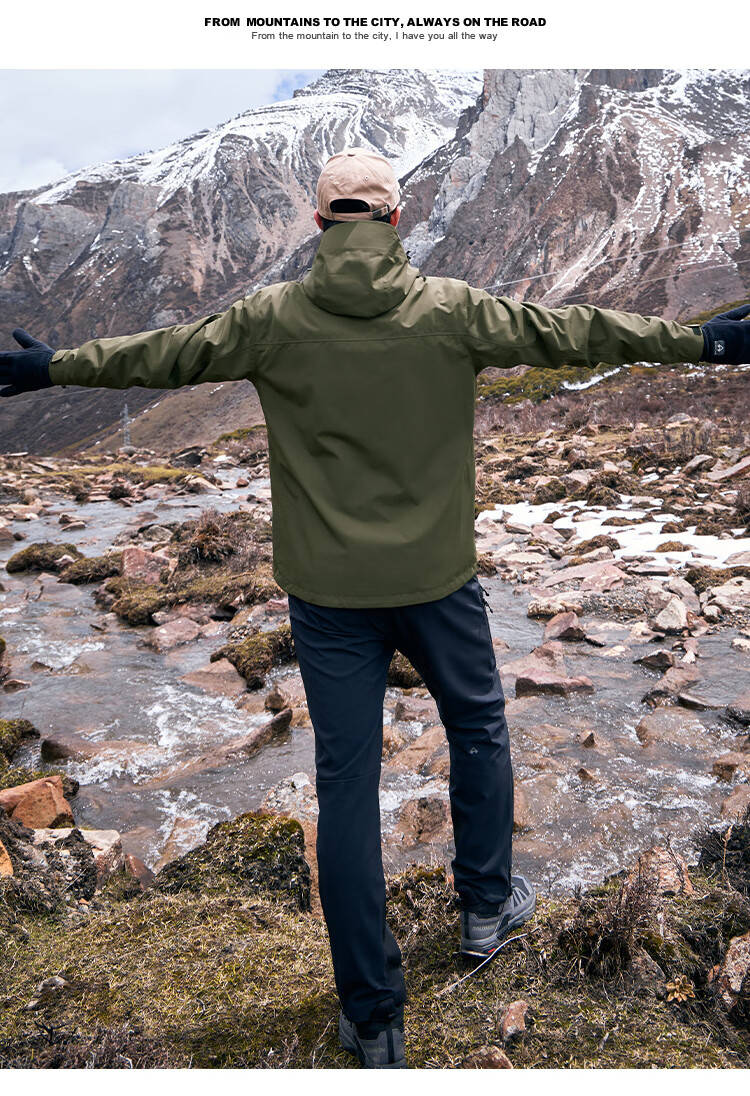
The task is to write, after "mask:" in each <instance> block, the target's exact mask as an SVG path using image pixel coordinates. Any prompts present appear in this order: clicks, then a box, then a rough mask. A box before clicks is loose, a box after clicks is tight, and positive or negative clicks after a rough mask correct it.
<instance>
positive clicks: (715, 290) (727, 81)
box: [406, 70, 750, 320]
mask: <svg viewBox="0 0 750 1096" xmlns="http://www.w3.org/2000/svg"><path fill="white" fill-rule="evenodd" d="M749 166H750V73H748V72H746V71H744V72H696V71H691V72H674V71H662V70H627V71H597V70H590V71H585V72H581V71H576V70H567V71H566V70H539V71H533V72H513V71H508V70H499V71H490V72H487V73H486V74H485V81H484V91H483V95H482V102H481V107H480V110H479V111H478V113H477V116H476V119H475V121H474V123H473V125H471V126H470V127H469V128H468V130H467V131H466V132H465V133H461V134H460V135H457V137H456V139H455V140H454V141H453V142H451V144H450V145H448V146H445V147H443V148H442V149H440V150H439V151H438V152H437V153H436V154H435V155H434V156H433V157H432V159H431V160H429V161H427V162H426V163H424V164H422V165H421V166H420V167H419V168H418V169H417V170H416V171H415V172H413V173H412V175H411V176H410V178H409V180H408V185H407V187H406V231H407V232H408V238H407V246H408V247H409V248H410V250H411V252H412V255H413V257H414V259H415V261H416V262H417V263H418V264H419V265H420V266H421V267H422V269H423V270H424V272H425V273H432V274H437V273H444V272H445V271H446V270H450V272H451V274H453V275H454V276H456V277H460V278H465V279H466V280H467V281H469V282H471V283H473V284H475V285H480V286H485V287H487V288H489V289H490V290H491V291H493V292H496V293H497V294H498V295H500V294H506V295H509V296H512V297H515V298H516V299H518V298H524V299H530V300H534V301H536V302H538V303H542V304H546V305H549V306H553V307H554V306H557V305H560V304H563V303H567V302H571V303H574V302H579V301H585V300H586V301H591V302H592V303H597V304H600V305H603V306H606V307H614V308H625V309H630V310H632V311H640V312H645V313H652V312H653V313H656V314H661V315H664V316H666V317H667V318H670V319H682V320H684V319H687V318H689V317H691V316H693V315H695V313H697V312H700V311H703V310H704V309H710V308H712V307H716V306H718V305H719V304H720V303H721V302H722V301H729V300H735V299H746V298H747V297H748V295H750V266H748V260H749V259H750V184H748V167H749Z"/></svg>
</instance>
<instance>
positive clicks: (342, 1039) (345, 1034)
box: [339, 1017, 407, 1069]
mask: <svg viewBox="0 0 750 1096" xmlns="http://www.w3.org/2000/svg"><path fill="white" fill-rule="evenodd" d="M339 1045H340V1046H341V1048H342V1050H345V1051H346V1052H347V1054H353V1055H354V1057H355V1058H357V1059H358V1060H359V1064H360V1065H361V1066H362V1067H363V1068H364V1069H371V1068H377V1069H406V1068H407V1066H406V1059H405V1058H403V1059H402V1060H401V1061H400V1062H391V1063H389V1064H388V1065H384V1066H377V1067H372V1066H368V1064H367V1061H366V1059H365V1055H364V1052H363V1050H362V1048H361V1046H360V1045H359V1043H358V1042H357V1040H356V1039H355V1038H354V1037H353V1036H352V1034H351V1032H350V1031H349V1029H348V1028H347V1027H345V1026H344V1025H343V1023H342V1022H341V1018H340V1017H339Z"/></svg>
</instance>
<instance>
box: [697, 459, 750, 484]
mask: <svg viewBox="0 0 750 1096" xmlns="http://www.w3.org/2000/svg"><path fill="white" fill-rule="evenodd" d="M748 472H750V457H743V459H742V460H741V461H739V462H738V463H737V464H733V465H732V466H731V467H730V468H723V469H722V470H721V471H720V472H707V473H706V479H709V480H711V481H712V482H713V483H723V482H724V480H730V479H737V478H738V477H739V476H746V475H747V474H748Z"/></svg>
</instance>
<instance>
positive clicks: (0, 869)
mask: <svg viewBox="0 0 750 1096" xmlns="http://www.w3.org/2000/svg"><path fill="white" fill-rule="evenodd" d="M12 874H13V864H12V863H11V859H10V856H8V850H7V849H6V847H5V845H4V844H3V843H2V841H0V879H2V878H3V877H5V878H7V877H8V876H10V875H12Z"/></svg>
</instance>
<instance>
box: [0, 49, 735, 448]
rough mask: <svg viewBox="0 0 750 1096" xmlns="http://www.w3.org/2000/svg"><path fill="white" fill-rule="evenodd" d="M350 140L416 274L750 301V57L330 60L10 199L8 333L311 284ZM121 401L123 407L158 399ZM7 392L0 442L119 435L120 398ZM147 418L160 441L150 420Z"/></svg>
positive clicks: (552, 295) (619, 297) (160, 317)
mask: <svg viewBox="0 0 750 1096" xmlns="http://www.w3.org/2000/svg"><path fill="white" fill-rule="evenodd" d="M353 144H357V145H362V146H366V147H372V148H375V149H377V150H378V151H381V152H382V153H384V154H385V155H386V156H388V157H390V158H391V159H392V160H393V161H394V163H395V165H396V169H397V171H398V172H399V174H400V175H401V178H402V184H403V191H404V215H403V217H402V221H401V226H400V228H401V231H402V235H403V236H404V239H405V246H406V247H407V249H408V250H409V252H410V255H411V259H412V262H414V263H415V264H416V265H419V266H420V268H421V269H422V271H423V273H425V274H449V275H451V276H454V277H458V278H465V279H466V280H467V281H469V282H471V283H472V284H474V285H477V286H482V287H485V288H487V289H489V290H490V292H493V293H495V294H497V295H509V296H513V297H515V298H517V299H528V300H533V301H537V302H540V303H543V304H546V305H549V306H558V305H562V304H566V303H582V302H590V303H593V304H598V305H601V306H605V307H611V308H624V309H632V310H635V311H640V312H645V313H655V314H659V315H662V316H664V317H666V318H672V319H680V320H685V321H687V320H689V319H691V318H692V317H694V316H696V315H697V314H698V313H700V312H702V311H704V310H709V309H716V308H718V307H720V306H721V305H723V304H725V303H730V302H734V301H739V300H746V299H747V298H748V297H750V170H749V169H750V71H701V70H694V71H687V72H677V71H668V70H616V71H610V70H607V71H603V70H602V71H596V70H529V71H518V72H516V71H512V70H490V71H488V72H486V73H485V74H484V77H483V79H482V77H481V75H480V74H476V73H463V74H462V73H445V72H443V73H435V72H411V71H402V70H388V71H384V72H373V71H370V70H366V71H365V70H363V71H356V70H354V71H353V70H335V71H331V72H328V73H326V74H325V75H324V76H323V77H321V78H320V79H319V80H317V81H316V82H315V83H314V84H312V85H310V86H309V87H307V88H304V89H302V90H301V91H299V92H297V93H295V95H294V97H293V98H292V99H291V100H289V101H287V102H285V103H277V104H274V105H273V106H269V107H265V108H262V109H260V110H253V111H249V112H246V113H244V114H239V115H238V116H237V117H236V118H233V119H231V120H230V121H229V122H227V123H226V124H225V125H222V126H218V127H216V128H215V129H212V130H210V131H205V132H202V133H199V134H194V135H192V136H190V137H187V138H185V140H183V141H180V142H177V143H176V144H173V145H170V146H169V147H168V148H165V149H161V150H159V151H157V152H151V153H146V154H144V155H142V156H137V157H133V158H131V159H128V160H125V161H121V162H115V163H108V164H102V165H98V166H95V167H92V168H87V169H85V170H83V171H79V172H76V173H74V174H73V175H70V176H68V177H66V178H65V179H62V180H59V181H58V182H55V183H54V184H53V185H51V186H49V187H45V188H40V189H39V190H36V191H33V192H26V193H23V194H6V195H0V339H2V340H3V342H4V343H8V342H9V341H10V331H11V329H12V328H13V327H14V326H16V325H17V324H21V325H22V326H26V327H27V328H28V329H29V330H31V331H32V332H33V333H34V334H37V335H39V336H41V337H43V338H46V339H47V340H48V341H49V342H50V343H51V344H52V345H54V346H71V345H78V344H79V343H80V342H82V341H84V340H85V339H86V338H89V337H92V336H94V335H111V334H121V333H126V332H128V331H134V330H142V329H144V328H147V327H157V326H163V325H166V324H170V323H175V322H182V321H187V320H191V319H195V318H198V317H200V316H202V315H206V314H209V313H211V312H214V311H218V310H220V309H221V308H224V307H226V306H227V305H228V304H229V303H230V302H231V301H232V300H235V299H236V298H237V297H239V296H242V295H244V294H245V293H247V292H248V291H250V290H252V289H253V288H254V287H255V286H256V285H260V284H264V283H267V282H269V281H274V280H278V279H282V278H290V277H291V278H294V277H298V276H299V275H300V274H302V273H304V271H305V270H306V269H307V267H308V266H309V263H310V261H311V259H312V255H313V253H314V250H315V246H316V240H317V234H316V233H315V230H314V229H313V226H312V221H311V206H312V203H313V200H314V187H315V182H316V179H317V176H318V173H319V169H320V166H321V164H322V163H323V162H324V161H325V159H326V158H327V157H328V156H329V155H330V154H331V153H333V152H336V151H338V150H340V149H342V148H344V147H346V146H349V145H353ZM239 387H241V386H231V385H229V386H226V388H225V389H224V390H223V391H217V392H216V394H215V396H214V397H212V399H211V401H210V403H211V407H212V414H211V415H210V416H208V417H206V414H207V412H206V408H205V406H204V407H203V411H202V414H201V416H193V417H191V416H190V415H189V414H187V413H186V414H185V415H184V416H183V419H182V421H183V422H184V431H183V433H184V432H185V431H187V433H186V434H185V436H184V438H183V440H184V443H185V444H188V443H190V442H192V441H202V440H206V439H209V438H210V437H212V436H216V434H217V433H219V432H221V431H220V429H217V424H219V425H221V424H222V421H223V420H222V415H224V417H225V419H226V428H233V427H234V426H236V425H243V424H246V422H247V423H249V422H252V421H257V420H258V416H259V414H260V412H259V408H258V405H257V401H254V400H253V398H252V395H251V393H252V389H251V388H250V386H249V385H248V386H246V387H247V391H245V388H244V387H243V392H245V395H244V396H242V397H241V396H240V395H238V388H239ZM73 393H74V395H73ZM204 395H205V394H204ZM195 396H196V398H197V396H198V394H197V393H196V394H195ZM56 398H57V399H58V400H59V401H60V405H59V411H58V413H56V412H55V410H54V408H55V405H54V403H52V402H50V401H54V400H55V399H56ZM189 398H192V396H191V395H190V394H189V393H184V392H183V393H180V392H178V393H172V394H170V395H169V396H168V397H167V398H166V399H165V400H164V401H163V405H162V408H161V411H160V414H162V416H163V414H164V407H165V406H167V405H168V404H169V401H183V402H184V401H185V400H188V399H189ZM129 399H130V411H131V413H133V412H134V411H137V410H138V408H139V407H140V408H142V407H144V406H145V405H146V404H148V403H149V402H151V401H154V400H155V399H157V396H156V394H155V393H151V392H144V391H143V390H134V391H133V392H132V393H131V394H130V396H129ZM8 402H9V403H11V404H12V410H11V409H8V412H7V413H6V414H5V415H4V416H3V418H2V420H0V447H6V448H9V447H10V448H19V447H21V446H24V447H28V448H32V449H38V450H40V451H42V450H44V449H45V447H46V449H47V450H50V449H54V448H57V447H59V446H60V445H61V444H64V443H74V442H78V441H80V440H82V439H90V438H91V436H92V434H94V435H95V434H96V432H97V430H100V428H102V427H103V426H105V425H106V424H107V423H109V424H110V429H111V426H112V425H113V424H114V423H116V421H117V418H118V416H119V413H120V410H121V408H122V397H121V396H119V395H118V394H117V393H108V392H98V393H87V392H82V391H81V390H68V392H67V394H61V393H50V394H49V399H46V400H45V419H46V420H47V421H43V422H40V421H39V419H38V416H37V415H35V414H34V411H33V406H34V405H33V401H30V402H29V403H28V404H25V403H24V397H20V398H19V399H17V400H13V401H8ZM204 404H205V401H204ZM169 405H170V406H172V407H174V408H176V407H177V402H175V403H173V404H169ZM186 406H187V404H186ZM24 408H26V409H24ZM243 416H244V417H243ZM159 421H160V422H161V423H162V426H161V430H162V432H163V431H164V425H163V424H164V418H163V417H162V418H161V419H160V420H159ZM53 424H54V425H53ZM141 429H142V430H143V435H142V437H140V441H141V443H142V444H150V445H151V447H153V448H158V447H159V446H160V444H161V443H162V442H163V443H164V444H165V445H167V446H168V444H169V440H166V441H165V440H164V438H161V439H160V437H159V436H158V432H157V431H155V430H154V429H153V428H151V430H150V432H149V428H147V425H146V418H145V414H144V415H141V416H137V417H136V419H135V422H134V424H133V427H132V433H133V437H134V439H136V440H139V430H141ZM212 431H213V433H212Z"/></svg>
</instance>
